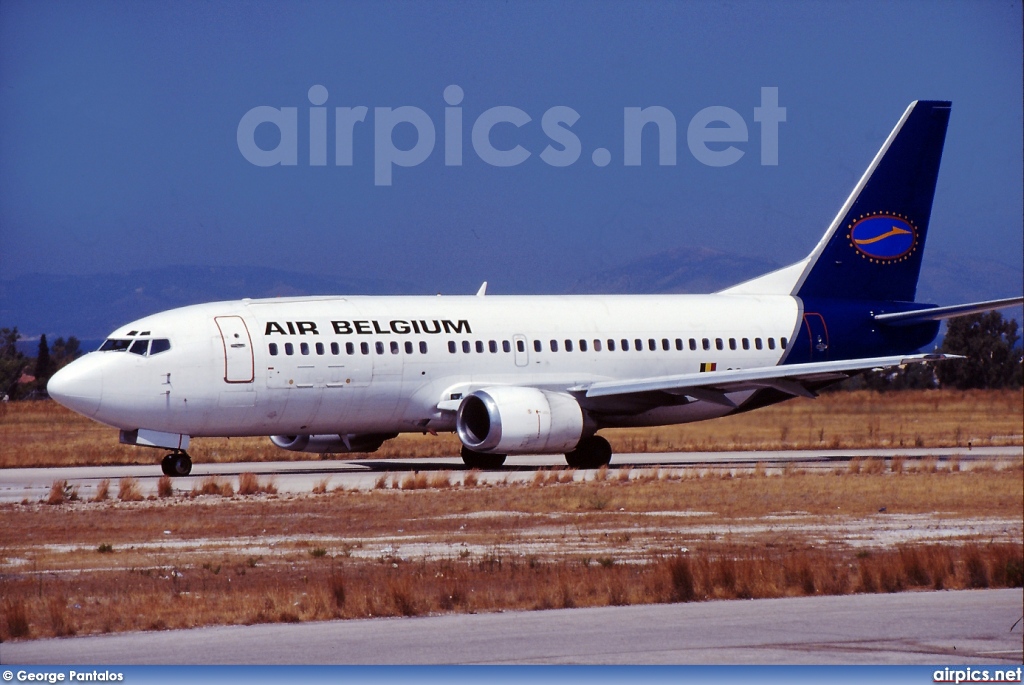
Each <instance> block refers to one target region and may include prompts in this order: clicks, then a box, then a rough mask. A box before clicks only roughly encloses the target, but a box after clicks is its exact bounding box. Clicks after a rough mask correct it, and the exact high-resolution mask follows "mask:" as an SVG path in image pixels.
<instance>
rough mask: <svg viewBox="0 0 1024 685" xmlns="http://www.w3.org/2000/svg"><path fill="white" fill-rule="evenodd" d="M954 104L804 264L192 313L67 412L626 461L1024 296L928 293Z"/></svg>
mask: <svg viewBox="0 0 1024 685" xmlns="http://www.w3.org/2000/svg"><path fill="white" fill-rule="evenodd" d="M950 107H951V103H949V102H945V101H915V102H913V103H911V104H910V106H909V107H908V108H907V109H906V111H905V112H904V114H903V116H902V117H901V118H900V120H899V122H898V123H897V124H896V127H895V128H894V129H893V131H892V133H890V135H889V137H888V138H887V139H886V141H885V143H884V144H883V145H882V147H881V149H880V150H879V151H878V153H877V155H876V156H875V158H874V159H873V161H872V162H871V164H870V166H868V168H867V170H866V171H865V172H864V174H863V176H862V177H861V179H860V181H859V182H858V183H857V185H856V186H855V187H854V189H853V192H852V193H851V194H850V195H849V197H848V198H847V200H846V202H845V203H844V204H843V206H842V208H841V209H840V210H839V212H838V214H837V215H836V217H835V219H834V220H833V221H832V223H831V225H830V226H829V227H828V230H827V231H826V232H825V234H824V236H823V237H822V238H821V240H820V241H819V242H818V244H817V246H816V247H815V248H814V249H813V250H812V251H811V253H810V254H809V255H808V256H807V257H806V258H805V259H803V260H801V261H799V262H797V263H795V264H792V265H790V266H787V267H784V268H782V269H779V270H777V271H773V272H771V273H768V274H765V275H763V276H761V277H758V278H755V279H753V280H750V281H746V282H744V283H740V284H738V285H735V286H732V287H730V288H726V289H725V290H722V291H720V292H717V293H714V294H710V295H563V296H549V295H543V296H491V295H487V294H486V287H487V284H486V283H484V285H483V286H482V287H481V288H480V291H479V292H478V293H477V294H476V296H436V297H434V296H408V297H406V296H388V297H371V296H358V297H290V298H277V299H243V300H240V301H233V302H214V303H209V304H199V305H193V306H188V307H181V308H178V309H173V310H170V311H166V312H162V313H159V314H154V315H152V316H146V317H144V318H142V319H139V320H137V321H133V322H131V323H129V324H127V325H125V326H121V327H120V328H118V329H117V330H115V331H114V332H113V333H111V334H110V336H109V337H108V338H107V339H106V340H105V341H104V342H103V344H102V345H101V346H100V348H99V350H97V351H95V352H92V353H89V354H87V355H85V356H84V357H82V358H80V359H78V360H76V361H74V362H72V363H71V364H69V365H68V366H66V367H65V368H63V369H61V370H60V371H58V372H57V373H56V374H55V375H54V376H53V377H52V378H51V379H50V381H49V385H48V391H49V394H50V396H51V397H53V398H54V399H55V400H56V401H57V402H59V403H60V404H62V405H64V406H66V407H68V408H70V409H72V410H74V411H76V412H78V413H80V414H83V415H85V416H87V417H89V418H92V419H94V420H96V421H99V422H101V423H104V424H107V425H109V426H112V427H113V428H117V429H119V430H120V441H121V442H122V443H125V444H130V445H139V446H147V447H156V448H163V449H166V450H170V452H169V453H168V454H167V455H166V456H165V457H164V458H163V460H162V462H161V468H162V470H163V472H164V473H165V474H167V475H169V476H185V475H188V474H189V473H190V472H191V470H192V460H191V458H190V457H189V455H188V452H187V449H188V446H189V441H190V439H191V438H195V437H209V436H219V437H234V436H271V437H270V439H271V440H272V441H273V443H274V444H275V445H277V446H278V447H280V448H283V449H286V450H293V451H300V452H310V453H321V454H323V453H348V452H372V451H374V450H376V449H378V448H379V447H380V446H381V445H382V444H383V443H384V442H385V441H387V440H389V439H391V438H394V437H396V436H397V435H398V434H399V433H438V432H452V431H454V432H456V433H457V434H458V437H459V440H460V441H461V443H462V445H463V447H462V459H463V461H464V462H465V464H466V466H467V467H469V468H485V469H486V468H497V467H499V466H501V465H502V464H503V463H504V461H505V458H506V455H509V454H559V453H562V454H564V455H565V459H566V462H567V463H568V464H569V466H571V467H575V468H597V467H600V466H602V465H607V464H609V463H610V461H611V457H612V449H611V446H610V445H609V443H608V441H607V440H606V439H605V438H604V437H602V436H600V435H598V434H597V433H598V432H599V431H601V430H602V429H608V428H616V427H626V426H629V427H638V426H640V427H642V426H660V425H669V424H682V423H688V422H691V421H702V420H706V419H713V418H717V417H721V416H725V415H729V414H735V413H739V412H746V411H751V410H753V409H758V408H761V407H766V406H769V405H772V404H776V403H778V402H782V401H785V400H788V399H791V398H794V397H807V398H813V397H815V396H816V395H817V393H818V391H819V390H821V389H822V388H824V387H825V386H828V385H831V384H834V383H836V382H838V381H841V380H843V379H846V378H849V377H851V376H854V375H857V374H859V373H862V372H864V371H867V370H871V369H884V368H891V367H897V366H903V365H906V364H916V363H929V362H936V361H942V360H945V359H950V358H951V357H952V355H943V354H922V353H918V352H917V350H920V349H921V348H923V347H925V346H926V345H929V344H930V343H931V342H932V341H933V340H934V339H935V337H936V335H937V333H938V330H939V322H940V321H941V320H942V319H947V318H952V317H957V316H963V315H967V314H971V313H975V312H982V311H987V310H990V309H995V308H1000V307H1005V306H1011V305H1015V304H1020V303H1021V302H1024V297H1013V298H1007V299H1002V300H992V301H987V302H975V303H970V304H961V305H954V306H945V307H940V306H937V305H933V304H921V303H917V302H915V301H914V298H915V295H916V290H917V280H918V274H919V272H920V268H921V258H922V254H923V251H924V245H925V239H926V238H927V234H928V225H929V219H930V215H931V210H932V199H933V196H934V193H935V183H936V178H937V176H938V171H939V162H940V158H941V155H942V147H943V144H944V141H945V136H946V127H947V124H948V121H949V114H950Z"/></svg>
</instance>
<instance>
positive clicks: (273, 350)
mask: <svg viewBox="0 0 1024 685" xmlns="http://www.w3.org/2000/svg"><path fill="white" fill-rule="evenodd" d="M153 347H156V345H154V346H153ZM270 356H271V357H276V356H277V343H270Z"/></svg>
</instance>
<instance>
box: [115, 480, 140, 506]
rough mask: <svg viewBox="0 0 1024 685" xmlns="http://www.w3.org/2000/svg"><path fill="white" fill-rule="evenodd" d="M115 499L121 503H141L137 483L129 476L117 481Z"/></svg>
mask: <svg viewBox="0 0 1024 685" xmlns="http://www.w3.org/2000/svg"><path fill="white" fill-rule="evenodd" d="M117 498H118V499H119V500H121V501H122V502H140V501H142V490H141V489H140V488H139V481H138V480H137V479H135V478H132V477H130V476H129V477H127V478H122V479H121V480H120V481H118V483H117Z"/></svg>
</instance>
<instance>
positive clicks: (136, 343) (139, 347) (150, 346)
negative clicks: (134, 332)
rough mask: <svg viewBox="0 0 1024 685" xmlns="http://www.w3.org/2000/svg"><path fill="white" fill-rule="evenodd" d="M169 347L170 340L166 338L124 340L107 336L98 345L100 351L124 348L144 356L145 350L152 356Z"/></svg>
mask: <svg viewBox="0 0 1024 685" xmlns="http://www.w3.org/2000/svg"><path fill="white" fill-rule="evenodd" d="M169 349H171V341H170V340H168V339H167V338H157V339H155V340H152V341H150V340H147V339H141V338H137V339H135V340H125V339H124V338H107V339H106V340H104V341H103V344H102V345H100V352H124V351H125V350H127V351H129V352H131V353H132V354H137V355H139V356H142V357H145V356H146V352H147V350H148V351H149V356H150V357H152V356H153V355H154V354H160V353H161V352H166V351H167V350H169Z"/></svg>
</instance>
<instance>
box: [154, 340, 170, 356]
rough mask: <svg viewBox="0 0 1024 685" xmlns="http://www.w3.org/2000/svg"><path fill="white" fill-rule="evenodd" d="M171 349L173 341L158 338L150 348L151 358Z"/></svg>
mask: <svg viewBox="0 0 1024 685" xmlns="http://www.w3.org/2000/svg"><path fill="white" fill-rule="evenodd" d="M169 349H171V341H170V340H168V339H167V338H157V339H156V340H154V341H153V342H152V343H151V344H150V346H149V356H150V357H152V356H153V355H154V354H160V353H161V352H166V351H167V350H169Z"/></svg>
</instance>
